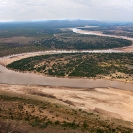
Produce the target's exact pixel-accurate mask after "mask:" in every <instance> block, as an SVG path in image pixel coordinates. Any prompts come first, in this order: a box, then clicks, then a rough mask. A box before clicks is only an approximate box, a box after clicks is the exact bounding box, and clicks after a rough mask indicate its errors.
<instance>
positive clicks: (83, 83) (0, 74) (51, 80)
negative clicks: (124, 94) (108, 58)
mask: <svg viewBox="0 0 133 133" xmlns="http://www.w3.org/2000/svg"><path fill="white" fill-rule="evenodd" d="M72 30H73V32H76V33H80V34H90V33H88V32H87V31H84V33H83V31H82V30H78V29H76V28H75V29H72ZM91 34H92V32H91ZM98 34H99V35H101V33H96V34H95V35H98ZM102 35H103V34H102ZM104 36H105V35H104ZM106 36H111V37H114V36H112V35H106ZM117 38H123V37H118V36H117ZM124 39H125V37H124ZM129 39H130V38H128V40H129ZM132 39H133V38H132ZM76 52H80V53H82V52H90V53H92V52H94V53H112V52H116V53H118V52H122V51H119V50H114V49H108V50H92V51H89V50H84V51H76V50H70V51H66V50H55V51H45V52H36V54H39V55H40V54H57V53H76ZM26 54H33V53H26ZM19 55H24V54H19ZM14 56H18V55H11V56H7V57H3V58H10V57H14ZM3 58H0V59H3ZM0 83H1V84H17V85H20V84H21V85H50V86H65V87H78V88H96V87H101V88H105V87H112V88H118V89H124V90H130V91H133V84H132V83H124V82H120V81H112V80H107V79H96V80H94V79H84V78H81V79H79V78H77V79H72V78H71V79H69V78H57V77H45V76H42V75H37V74H31V73H20V72H15V71H12V70H8V69H7V68H6V67H4V66H2V65H0Z"/></svg>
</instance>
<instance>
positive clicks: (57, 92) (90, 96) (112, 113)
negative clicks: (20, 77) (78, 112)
mask: <svg viewBox="0 0 133 133" xmlns="http://www.w3.org/2000/svg"><path fill="white" fill-rule="evenodd" d="M0 91H7V92H14V93H17V94H24V95H28V94H31V95H39V94H43V96H44V97H45V96H46V97H54V98H56V99H57V100H56V102H63V103H65V104H68V105H69V106H72V107H74V108H76V109H82V110H85V111H90V110H92V111H94V112H97V113H99V114H102V115H103V116H106V117H110V118H117V119H123V120H125V121H130V122H133V92H131V91H125V90H118V89H115V88H93V89H89V88H80V89H79V88H66V87H50V86H28V85H27V86H22V85H4V84H0Z"/></svg>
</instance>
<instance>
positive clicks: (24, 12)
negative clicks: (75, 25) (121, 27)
mask: <svg viewBox="0 0 133 133" xmlns="http://www.w3.org/2000/svg"><path fill="white" fill-rule="evenodd" d="M132 14H133V1H132V0H64V1H63V0H38V1H36V0H4V1H3V0H0V21H9V20H18V21H20V20H41V19H96V20H104V21H105V20H108V21H133V17H132Z"/></svg>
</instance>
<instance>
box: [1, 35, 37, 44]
mask: <svg viewBox="0 0 133 133" xmlns="http://www.w3.org/2000/svg"><path fill="white" fill-rule="evenodd" d="M33 40H35V39H34V38H33V37H24V36H19V37H11V38H0V43H20V44H28V43H29V42H30V41H33Z"/></svg>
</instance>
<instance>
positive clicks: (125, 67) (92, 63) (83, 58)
mask: <svg viewBox="0 0 133 133" xmlns="http://www.w3.org/2000/svg"><path fill="white" fill-rule="evenodd" d="M7 67H8V68H9V69H13V70H17V71H22V72H27V71H28V72H35V73H40V74H42V75H46V76H61V77H88V78H107V77H108V78H110V79H119V80H124V81H131V82H132V81H133V53H103V54H94V53H89V54H88V53H75V54H56V55H42V56H35V57H29V58H25V59H21V60H18V61H15V62H13V63H11V64H9V65H7Z"/></svg>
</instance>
